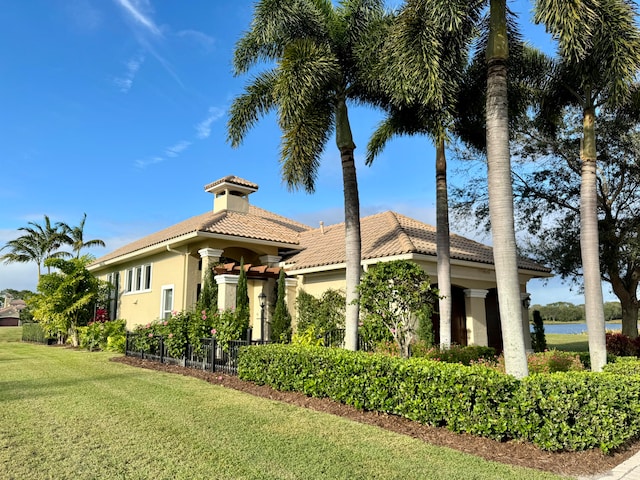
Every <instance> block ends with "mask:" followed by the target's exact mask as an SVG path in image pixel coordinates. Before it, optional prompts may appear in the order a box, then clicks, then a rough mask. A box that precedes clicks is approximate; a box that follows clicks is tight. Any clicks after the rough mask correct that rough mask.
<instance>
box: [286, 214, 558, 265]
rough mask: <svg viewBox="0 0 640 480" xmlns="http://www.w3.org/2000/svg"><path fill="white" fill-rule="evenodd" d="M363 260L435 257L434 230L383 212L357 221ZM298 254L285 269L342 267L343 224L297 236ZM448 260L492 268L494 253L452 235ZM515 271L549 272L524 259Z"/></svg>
mask: <svg viewBox="0 0 640 480" xmlns="http://www.w3.org/2000/svg"><path fill="white" fill-rule="evenodd" d="M360 229H361V237H362V259H363V260H368V259H373V258H380V257H387V256H392V255H402V254H407V253H419V254H424V255H433V256H434V257H435V255H436V229H435V227H433V226H431V225H427V224H425V223H422V222H419V221H418V220H414V219H412V218H409V217H406V216H404V215H400V214H398V213H395V212H384V213H379V214H376V215H371V216H369V217H365V218H362V219H361V220H360ZM300 246H301V247H302V248H303V249H302V250H301V251H300V252H298V253H296V254H294V255H292V256H291V257H289V258H287V260H286V265H287V268H288V269H293V270H298V269H303V268H311V267H318V266H324V265H333V264H338V263H344V261H345V239H344V223H340V224H337V225H331V226H328V227H324V233H322V229H314V230H307V231H303V232H301V233H300ZM451 258H452V259H457V260H468V261H471V262H479V263H486V264H491V265H492V264H493V250H492V248H491V247H488V246H486V245H482V244H481V243H478V242H475V241H473V240H470V239H468V238H464V237H461V236H459V235H454V234H452V235H451ZM518 267H519V268H523V269H527V270H534V271H540V272H549V271H550V270H549V269H548V268H546V267H543V266H542V265H539V264H538V263H536V262H533V261H531V260H529V259H526V258H520V259H519V261H518Z"/></svg>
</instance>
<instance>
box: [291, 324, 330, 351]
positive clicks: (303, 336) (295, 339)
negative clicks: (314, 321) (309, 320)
mask: <svg viewBox="0 0 640 480" xmlns="http://www.w3.org/2000/svg"><path fill="white" fill-rule="evenodd" d="M323 343H324V339H323V338H322V336H318V335H317V333H316V327H315V325H309V326H308V327H307V328H306V329H304V330H300V329H298V331H297V332H296V333H294V334H293V336H292V337H291V344H293V345H304V346H316V347H320V346H322V344H323Z"/></svg>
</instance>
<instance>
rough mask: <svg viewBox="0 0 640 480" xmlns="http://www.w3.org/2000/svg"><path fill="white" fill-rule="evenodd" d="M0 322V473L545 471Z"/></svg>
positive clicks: (505, 475)
mask: <svg viewBox="0 0 640 480" xmlns="http://www.w3.org/2000/svg"><path fill="white" fill-rule="evenodd" d="M19 330H20V329H19V328H0V365H1V366H2V370H1V371H0V405H1V408H0V425H2V428H1V429H0V478H2V479H16V480H17V479H26V478H29V479H127V480H133V479H172V480H173V479H249V478H252V479H253V478H255V479H276V478H282V479H294V478H299V479H314V478H323V479H331V478H344V479H355V478H358V479H360V478H362V479H370V478H371V479H386V478H389V479H391V478H398V479H442V478H447V479H498V478H499V479H533V480H536V479H553V478H556V479H557V478H560V477H557V476H554V475H551V474H547V473H543V472H538V471H534V470H528V469H524V468H518V467H511V466H508V465H503V464H498V463H492V462H488V461H485V460H482V459H480V458H477V457H474V456H471V455H466V454H462V453H459V452H457V451H455V450H450V449H446V448H440V447H433V446H430V445H428V444H426V443H424V442H422V441H419V440H415V439H413V438H410V437H407V436H403V435H398V434H395V433H391V432H388V431H386V430H382V429H379V428H377V427H372V426H369V425H363V424H360V423H355V422H352V421H349V420H346V419H343V418H340V417H336V416H332V415H328V414H323V413H319V412H314V411H310V410H307V409H303V408H299V407H294V406H291V405H286V404H282V403H279V402H275V401H271V400H266V399H263V398H257V397H253V396H250V395H247V394H243V393H240V392H237V391H235V390H230V389H225V388H223V387H220V386H215V385H211V384H209V383H206V382H203V381H201V380H197V379H194V378H191V377H185V376H180V375H172V374H166V373H162V372H156V371H150V370H143V369H137V368H133V367H129V366H126V365H123V364H120V363H113V362H109V358H110V357H111V356H112V355H113V354H111V353H95V352H94V353H89V352H86V351H77V350H72V349H67V348H61V347H47V346H43V345H31V344H23V343H21V342H19V341H18V339H19Z"/></svg>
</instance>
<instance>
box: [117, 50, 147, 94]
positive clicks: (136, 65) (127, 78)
mask: <svg viewBox="0 0 640 480" xmlns="http://www.w3.org/2000/svg"><path fill="white" fill-rule="evenodd" d="M143 62H144V57H143V56H142V55H139V56H137V57H135V58H132V59H131V60H129V61H128V62H127V64H126V67H127V71H126V73H125V74H124V75H123V76H122V77H116V78H115V79H114V80H113V83H114V84H115V85H116V87H118V88H119V89H120V91H121V92H122V93H127V92H129V90H131V87H132V86H133V80H134V79H135V77H136V74H137V73H138V70H140V66H141V65H142V63H143Z"/></svg>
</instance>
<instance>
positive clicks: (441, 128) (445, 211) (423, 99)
mask: <svg viewBox="0 0 640 480" xmlns="http://www.w3.org/2000/svg"><path fill="white" fill-rule="evenodd" d="M480 7H481V2H467V1H464V2H450V3H448V4H446V5H440V4H436V3H433V2H425V1H424V0H408V1H407V2H406V3H405V5H404V7H403V8H402V10H401V11H400V13H399V14H398V16H397V19H396V21H395V22H394V24H393V25H392V26H391V27H390V28H391V30H390V32H389V33H388V34H387V35H384V38H383V39H382V41H383V45H382V49H383V54H384V55H386V57H387V59H386V60H383V62H386V63H387V65H386V66H383V68H387V69H388V70H387V71H386V72H385V75H383V80H381V81H380V83H381V84H382V85H381V86H380V87H379V88H380V89H382V90H383V91H386V94H387V96H388V97H389V98H388V99H387V100H386V101H385V102H383V105H382V106H383V108H385V109H386V110H387V112H388V115H387V118H386V119H385V120H383V122H381V123H380V125H379V127H378V129H377V130H376V132H375V133H374V134H373V136H372V137H371V140H370V142H369V145H368V148H367V151H368V153H367V164H369V165H370V164H371V163H372V162H373V160H374V158H375V156H376V155H377V154H378V153H379V152H380V151H381V150H382V149H383V148H384V146H385V144H386V143H387V142H388V141H389V140H390V139H391V138H392V137H393V136H396V135H414V134H424V135H428V136H429V137H431V138H432V139H433V140H434V143H435V145H436V232H437V233H436V257H437V275H438V290H439V292H440V297H439V318H440V328H439V330H440V346H441V347H442V348H449V347H450V345H451V307H452V303H451V262H450V242H449V202H448V195H447V159H446V153H445V142H446V136H447V130H448V128H447V125H450V124H451V121H452V118H453V117H454V116H455V103H456V94H457V86H458V84H459V82H460V78H461V77H462V73H463V71H464V67H465V65H466V63H467V59H468V55H469V47H470V45H471V41H472V40H473V38H474V34H475V25H476V24H477V22H478V20H479V14H480ZM454 11H455V15H453V14H452V13H453V12H454ZM451 18H461V19H462V21H460V22H451V23H449V21H450V19H451ZM369 51H371V52H376V54H377V52H379V51H380V48H376V46H375V45H374V46H371V47H370V48H369ZM425 60H427V61H426V62H425ZM374 75H380V72H374ZM408 77H409V78H411V79H412V81H411V82H409V85H407V84H406V83H405V82H401V83H398V82H397V79H399V78H405V79H406V78H408ZM429 92H432V93H429ZM383 96H384V95H383ZM412 101H413V103H410V102H412Z"/></svg>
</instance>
